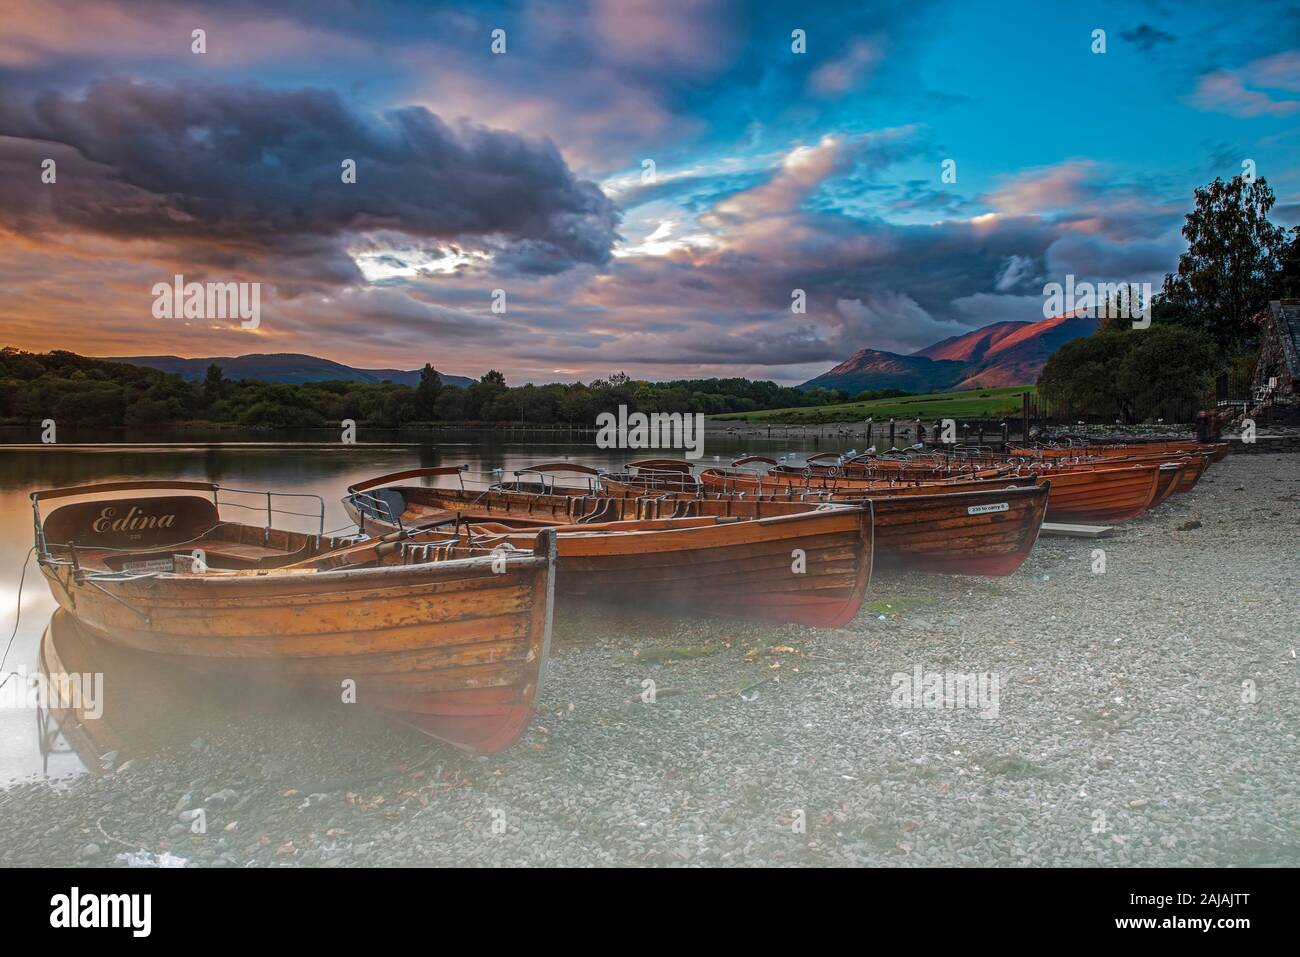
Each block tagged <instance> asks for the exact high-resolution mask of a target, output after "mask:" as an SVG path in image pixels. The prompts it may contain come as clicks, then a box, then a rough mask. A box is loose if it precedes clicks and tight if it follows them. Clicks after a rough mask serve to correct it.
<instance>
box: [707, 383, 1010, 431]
mask: <svg viewBox="0 0 1300 957" xmlns="http://www.w3.org/2000/svg"><path fill="white" fill-rule="evenodd" d="M1033 391H1034V386H1032V385H1017V386H1010V387H1008V388H1003V389H974V390H971V391H969V392H933V393H931V394H929V395H909V396H905V397H903V398H898V399H873V400H872V401H870V402H845V403H843V404H841V405H818V406H809V407H806V408H793V409H768V410H767V411H765V412H730V413H726V414H723V415H711V416H709V418H710V419H724V420H731V421H737V420H742V421H745V422H753V423H755V424H759V423H766V424H781V425H821V424H824V423H827V422H861V421H862V420H863V419H866V418H867V417H869V416H870V417H872V418H874V419H875V420H876V421H877V422H880V421H881V420H884V419H890V418H894V419H916V418H921V419H926V420H931V419H961V418H977V417H978V418H992V417H998V416H1007V415H1018V414H1019V413H1020V396H1021V394H1022V393H1024V392H1033Z"/></svg>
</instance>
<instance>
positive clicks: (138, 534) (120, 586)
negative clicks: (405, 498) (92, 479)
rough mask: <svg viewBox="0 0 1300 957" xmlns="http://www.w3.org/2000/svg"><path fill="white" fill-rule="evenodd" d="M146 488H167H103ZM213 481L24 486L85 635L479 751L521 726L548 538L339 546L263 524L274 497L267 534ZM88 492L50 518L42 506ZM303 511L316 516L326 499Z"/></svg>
mask: <svg viewBox="0 0 1300 957" xmlns="http://www.w3.org/2000/svg"><path fill="white" fill-rule="evenodd" d="M143 490H151V491H153V490H156V491H157V492H164V493H168V494H152V495H147V496H145V495H138V494H137V495H133V496H130V497H126V498H122V497H115V498H108V499H106V498H104V497H102V496H104V495H109V494H112V495H115V496H116V495H118V494H119V493H121V492H126V491H133V492H139V491H143ZM223 491H227V492H233V490H224V489H222V488H220V487H219V486H216V485H213V484H210V483H200V482H119V483H105V484H100V485H89V486H80V487H74V488H66V489H54V490H50V491H44V492H34V493H33V494H32V501H33V506H34V508H35V521H36V544H37V551H38V553H39V561H40V567H41V571H42V573H43V574H44V575H45V578H46V580H47V582H48V584H49V587H50V591H51V592H52V593H53V595H54V597H55V599H56V600H57V601H58V602H59V604H60V605H61V606H62V607H63V608H65V609H67V610H68V611H70V612H71V613H72V614H73V615H75V616H76V619H77V623H78V625H79V626H80V627H81V628H82V629H83V630H85V631H87V632H90V633H91V634H93V635H94V636H96V637H99V638H103V639H105V640H107V641H110V642H112V643H114V644H117V645H119V646H121V647H124V648H128V649H133V650H136V651H140V652H148V653H149V654H152V655H156V656H158V658H160V659H162V660H165V661H168V662H170V663H171V664H172V665H173V666H182V667H184V668H187V669H191V670H195V671H201V672H213V673H220V674H233V675H239V676H242V677H245V678H249V679H254V680H256V681H258V682H271V683H275V684H278V685H280V686H282V687H290V688H295V689H299V688H301V689H311V690H314V691H316V692H319V693H323V694H327V695H332V696H333V700H335V701H340V700H341V701H349V700H354V701H356V702H357V703H359V704H362V705H367V706H374V707H378V708H382V709H385V710H387V711H390V712H396V713H397V714H398V715H399V716H400V717H401V718H402V719H403V720H404V721H406V722H407V723H409V724H412V725H414V726H416V727H418V728H420V729H421V730H423V731H425V732H427V733H429V734H431V735H433V736H435V737H438V738H440V739H442V740H444V741H448V742H450V743H452V744H455V745H457V746H458V747H463V748H467V749H471V750H478V751H496V750H500V749H501V748H504V747H506V746H508V745H509V744H511V743H513V742H514V740H515V739H516V738H518V736H519V735H520V734H521V733H522V732H523V730H524V728H525V727H526V726H527V724H528V720H529V718H530V717H531V714H532V704H533V698H534V695H535V694H536V691H537V686H538V683H539V681H540V678H541V674H542V667H543V663H544V661H545V658H546V654H547V648H548V645H549V637H550V626H551V601H552V580H553V569H554V564H555V558H554V556H555V537H554V533H553V532H550V531H547V532H545V533H543V534H541V535H539V536H538V537H537V539H536V541H535V543H534V542H530V545H532V546H533V547H532V548H530V549H529V550H521V549H518V548H516V549H509V550H504V551H503V552H502V553H501V554H500V555H493V554H489V553H488V552H487V551H486V550H484V549H479V548H476V547H474V546H472V545H469V544H464V543H458V542H456V541H455V540H454V538H452V540H450V541H449V540H448V538H449V536H448V535H447V534H446V533H445V532H439V531H429V532H426V533H418V532H417V533H412V534H408V533H406V532H402V533H399V534H396V535H393V536H389V537H388V538H387V539H384V540H378V539H376V540H369V541H363V542H360V543H356V542H340V541H336V540H332V539H330V538H328V537H327V536H325V535H323V534H320V533H318V534H314V535H313V534H308V533H303V532H296V531H288V530H284V529H279V528H272V527H271V523H270V519H271V516H272V513H273V512H274V511H276V509H275V508H274V506H273V499H272V493H261V494H262V495H263V496H264V498H263V499H262V501H264V502H265V505H264V511H263V514H265V515H266V516H267V520H268V521H267V525H266V526H265V527H263V526H260V525H248V524H243V523H240V522H233V521H229V520H226V519H225V518H224V517H223V516H222V515H221V514H220V506H223V505H226V506H229V505H232V504H234V503H232V502H229V501H222V500H221V499H220V493H221V492H223ZM194 492H200V493H203V494H198V495H196V494H193V493H194ZM92 496H99V497H98V498H95V499H94V500H90V501H80V502H76V503H73V504H66V505H60V507H57V508H55V509H54V510H53V511H52V512H50V513H49V514H48V516H46V517H45V518H44V519H43V520H42V517H41V512H40V506H41V505H42V504H43V503H45V502H46V501H50V500H61V499H65V498H82V499H86V498H89V497H92ZM311 497H312V498H316V497H315V496H311ZM316 500H317V502H318V503H319V501H320V500H319V498H317V499H316ZM295 514H302V513H295ZM311 517H313V518H315V519H316V520H317V522H318V523H319V524H320V525H321V526H323V522H324V512H323V506H322V509H321V512H320V514H319V515H318V516H317V515H313V516H311Z"/></svg>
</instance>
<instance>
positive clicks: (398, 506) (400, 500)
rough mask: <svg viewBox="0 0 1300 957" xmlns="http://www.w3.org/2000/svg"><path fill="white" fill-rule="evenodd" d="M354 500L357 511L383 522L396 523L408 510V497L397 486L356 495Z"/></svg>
mask: <svg viewBox="0 0 1300 957" xmlns="http://www.w3.org/2000/svg"><path fill="white" fill-rule="evenodd" d="M376 499H377V500H378V501H376ZM352 501H353V504H355V505H356V507H357V511H359V512H361V513H362V514H363V515H365V516H366V517H367V518H377V519H379V520H380V521H382V522H392V523H396V522H397V521H398V520H399V519H400V518H401V516H402V513H403V512H405V511H406V498H405V497H404V496H403V495H402V493H401V492H399V491H398V490H397V489H395V488H377V489H374V490H373V491H370V492H364V493H361V494H358V495H354V496H353V498H352Z"/></svg>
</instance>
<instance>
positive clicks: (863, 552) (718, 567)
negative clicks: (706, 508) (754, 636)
mask: <svg viewBox="0 0 1300 957" xmlns="http://www.w3.org/2000/svg"><path fill="white" fill-rule="evenodd" d="M692 521H696V522H697V523H698V524H693V525H692V524H691V523H692ZM645 524H648V525H654V524H655V523H645ZM662 524H664V525H667V526H671V527H666V528H653V527H652V528H646V529H644V530H629V531H619V532H614V533H609V534H604V533H602V528H603V526H600V525H584V526H577V527H576V528H578V529H581V530H580V531H566V530H565V529H563V528H561V529H559V530H558V531H559V535H558V543H557V550H558V561H557V567H558V574H557V577H556V591H557V592H558V593H560V594H561V595H565V596H569V597H570V598H581V599H591V600H598V601H614V602H618V603H620V604H626V605H633V606H635V605H646V604H653V605H654V606H656V607H662V606H673V607H677V608H685V609H689V610H691V611H694V612H704V613H713V614H722V615H726V616H730V617H737V618H755V619H760V620H766V621H778V622H792V623H796V624H804V625H811V626H814V627H819V628H839V627H842V626H843V625H846V624H847V623H848V622H850V621H852V620H853V618H854V617H856V615H857V613H858V610H859V609H860V608H861V606H862V600H863V597H864V595H865V593H866V589H867V586H868V584H869V582H870V580H871V567H872V560H873V534H872V516H871V509H870V507H867V508H834V509H828V510H824V511H813V510H810V511H804V512H801V513H798V514H790V515H783V516H777V517H774V518H764V519H757V520H734V521H727V520H725V519H724V520H718V519H716V518H714V517H709V518H702V519H699V520H691V519H674V520H668V521H666V522H664V523H662ZM477 528H482V529H485V530H493V531H494V532H495V533H496V534H498V535H499V537H500V541H505V542H508V543H509V544H511V545H515V546H517V547H528V546H529V542H530V541H531V539H532V536H534V535H535V534H536V531H535V530H534V529H529V528H521V529H515V530H508V531H503V530H502V529H501V527H498V528H496V529H493V526H490V525H489V526H478V527H477ZM486 544H487V545H488V546H489V547H493V546H495V544H496V542H495V541H487V542H486Z"/></svg>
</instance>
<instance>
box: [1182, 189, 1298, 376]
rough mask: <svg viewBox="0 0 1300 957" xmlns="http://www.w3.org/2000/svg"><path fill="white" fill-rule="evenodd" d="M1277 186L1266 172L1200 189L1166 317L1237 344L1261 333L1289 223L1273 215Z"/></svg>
mask: <svg viewBox="0 0 1300 957" xmlns="http://www.w3.org/2000/svg"><path fill="white" fill-rule="evenodd" d="M1273 202H1274V199H1273V191H1272V190H1271V189H1269V187H1268V183H1267V182H1266V181H1265V180H1263V179H1257V180H1254V181H1253V182H1246V181H1245V180H1244V179H1243V178H1242V177H1240V176H1236V177H1234V178H1233V179H1232V180H1230V181H1228V182H1226V183H1225V182H1224V181H1223V180H1221V179H1217V178H1216V179H1215V180H1214V182H1213V183H1211V184H1210V185H1209V186H1206V187H1203V188H1201V189H1198V190H1196V208H1195V209H1193V210H1192V211H1191V212H1190V213H1188V214H1187V222H1186V224H1185V225H1184V226H1183V236H1184V237H1185V238H1186V239H1187V252H1185V253H1183V254H1182V256H1180V257H1179V258H1178V271H1177V273H1172V274H1170V275H1167V276H1166V277H1165V282H1164V287H1163V289H1162V290H1161V295H1160V299H1161V303H1160V309H1159V312H1158V314H1157V315H1158V317H1159V318H1160V319H1161V320H1163V321H1166V322H1173V323H1176V324H1179V325H1185V326H1188V327H1191V328H1193V329H1200V330H1202V331H1204V332H1205V333H1206V335H1208V337H1209V338H1210V339H1211V341H1213V342H1214V343H1215V344H1216V345H1217V346H1218V347H1219V348H1220V349H1222V350H1224V351H1225V352H1233V351H1236V350H1237V349H1240V348H1241V347H1242V346H1243V345H1246V344H1247V343H1248V341H1249V340H1250V339H1251V337H1252V336H1253V332H1254V330H1253V326H1252V324H1251V319H1252V318H1253V317H1254V316H1256V315H1257V314H1258V313H1259V312H1260V311H1261V310H1262V309H1264V308H1265V307H1266V306H1267V305H1268V301H1269V299H1271V298H1273V297H1275V296H1276V295H1277V294H1278V292H1277V281H1278V278H1279V275H1280V273H1281V269H1282V262H1281V256H1282V254H1283V252H1284V251H1285V250H1286V246H1287V242H1286V230H1284V229H1282V228H1280V227H1278V226H1274V225H1273V224H1272V223H1270V222H1269V221H1268V211H1269V210H1270V209H1272V207H1273Z"/></svg>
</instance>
